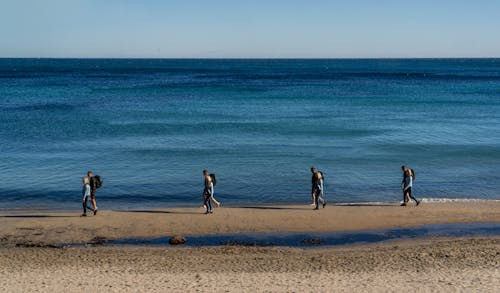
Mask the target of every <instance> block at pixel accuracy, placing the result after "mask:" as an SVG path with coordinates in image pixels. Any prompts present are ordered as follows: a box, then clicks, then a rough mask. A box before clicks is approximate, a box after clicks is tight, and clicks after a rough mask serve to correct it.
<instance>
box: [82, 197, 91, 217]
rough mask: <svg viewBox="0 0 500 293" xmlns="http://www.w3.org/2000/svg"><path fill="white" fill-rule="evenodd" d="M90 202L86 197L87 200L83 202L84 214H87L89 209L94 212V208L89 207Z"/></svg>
mask: <svg viewBox="0 0 500 293" xmlns="http://www.w3.org/2000/svg"><path fill="white" fill-rule="evenodd" d="M88 201H89V197H88V196H86V197H85V199H84V200H83V201H82V206H83V213H84V214H86V213H87V209H89V210H91V211H94V209H93V208H91V207H89V206H87V202H88Z"/></svg>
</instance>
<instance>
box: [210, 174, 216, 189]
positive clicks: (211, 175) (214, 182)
mask: <svg viewBox="0 0 500 293" xmlns="http://www.w3.org/2000/svg"><path fill="white" fill-rule="evenodd" d="M210 178H211V179H212V184H213V185H214V186H215V185H217V178H215V174H210Z"/></svg>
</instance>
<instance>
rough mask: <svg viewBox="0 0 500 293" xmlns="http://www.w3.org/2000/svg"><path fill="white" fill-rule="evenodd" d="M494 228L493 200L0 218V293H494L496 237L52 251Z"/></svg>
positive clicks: (499, 268) (497, 215) (498, 265)
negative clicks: (172, 239) (480, 225)
mask: <svg viewBox="0 0 500 293" xmlns="http://www.w3.org/2000/svg"><path fill="white" fill-rule="evenodd" d="M469 222H500V202H498V201H477V202H466V203H464V202H462V203H433V204H422V205H420V206H418V207H415V206H410V207H399V206H397V205H383V206H376V205H350V206H327V207H326V208H325V209H321V210H319V211H312V210H311V208H310V207H309V206H305V205H304V206H254V207H223V208H219V209H216V211H215V214H213V215H203V214H202V210H201V209H200V208H175V209H168V208H165V209H156V210H149V211H145V210H137V211H126V212H125V211H107V210H103V211H100V212H99V213H98V215H97V216H95V217H92V216H91V217H87V218H83V217H80V216H79V213H77V212H73V213H69V212H68V213H66V212H65V213H43V212H30V213H24V212H23V213H20V212H16V213H3V214H0V225H1V227H2V229H1V232H0V275H1V276H2V279H1V280H0V291H2V292H79V291H84V290H93V291H95V292H186V291H209V292H255V291H259V292H262V291H270V292H339V291H340V292H347V291H350V292H352V291H358V292H374V291H376V292H387V291H393V292H414V291H418V292H431V291H440V292H442V291H457V290H458V291H467V292H495V291H496V292H498V291H497V290H498V288H500V281H499V280H500V237H486V238H485V237H479V238H431V239H429V238H427V239H418V240H404V241H398V242H394V241H391V242H385V243H379V244H372V245H353V246H341V247H326V248H307V249H303V248H289V247H246V246H220V247H173V246H168V245H165V246H162V247H129V246H120V247H117V246H113V247H108V246H80V247H64V248H51V247H50V246H51V245H53V244H58V243H86V242H89V241H91V240H92V239H94V238H95V237H100V238H103V239H117V238H126V237H154V236H168V235H195V234H214V233H234V232H285V231H289V232H294V231H295V232H323V231H344V230H367V229H376V228H390V227H411V226H419V225H424V224H432V223H469Z"/></svg>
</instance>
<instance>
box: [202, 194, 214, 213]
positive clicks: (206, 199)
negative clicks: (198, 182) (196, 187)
mask: <svg viewBox="0 0 500 293" xmlns="http://www.w3.org/2000/svg"><path fill="white" fill-rule="evenodd" d="M203 197H204V198H205V200H204V201H203V204H204V205H205V206H206V207H207V213H208V212H211V211H212V203H211V202H210V198H211V197H212V195H210V194H205V195H204V196H203Z"/></svg>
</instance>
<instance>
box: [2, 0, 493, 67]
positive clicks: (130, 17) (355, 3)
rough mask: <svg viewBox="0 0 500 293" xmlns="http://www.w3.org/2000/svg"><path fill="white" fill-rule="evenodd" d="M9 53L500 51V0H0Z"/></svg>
mask: <svg viewBox="0 0 500 293" xmlns="http://www.w3.org/2000/svg"><path fill="white" fill-rule="evenodd" d="M0 57H56V58H66V57H80V58H87V57H88V58H107V57H113V58H129V57H130V58H433V57H500V1H499V0H491V1H490V0H477V1H472V0H470V1H463V0H454V1H452V0H432V1H431V0H412V1H410V0H393V1H389V0H372V1H368V0H350V1H347V0H346V1H335V0H330V1H322V0H309V1H305V0H300V1H299V0H297V1H295V0H288V1H282V0H274V1H273V0H266V1H262V0H251V1H248V0H244V1H238V0H232V1H230V0H204V1H203V0H199V1H195V0H179V1H174V0H172V1H169V0H163V1H160V0H136V1H132V0H121V1H119V0H0Z"/></svg>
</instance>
